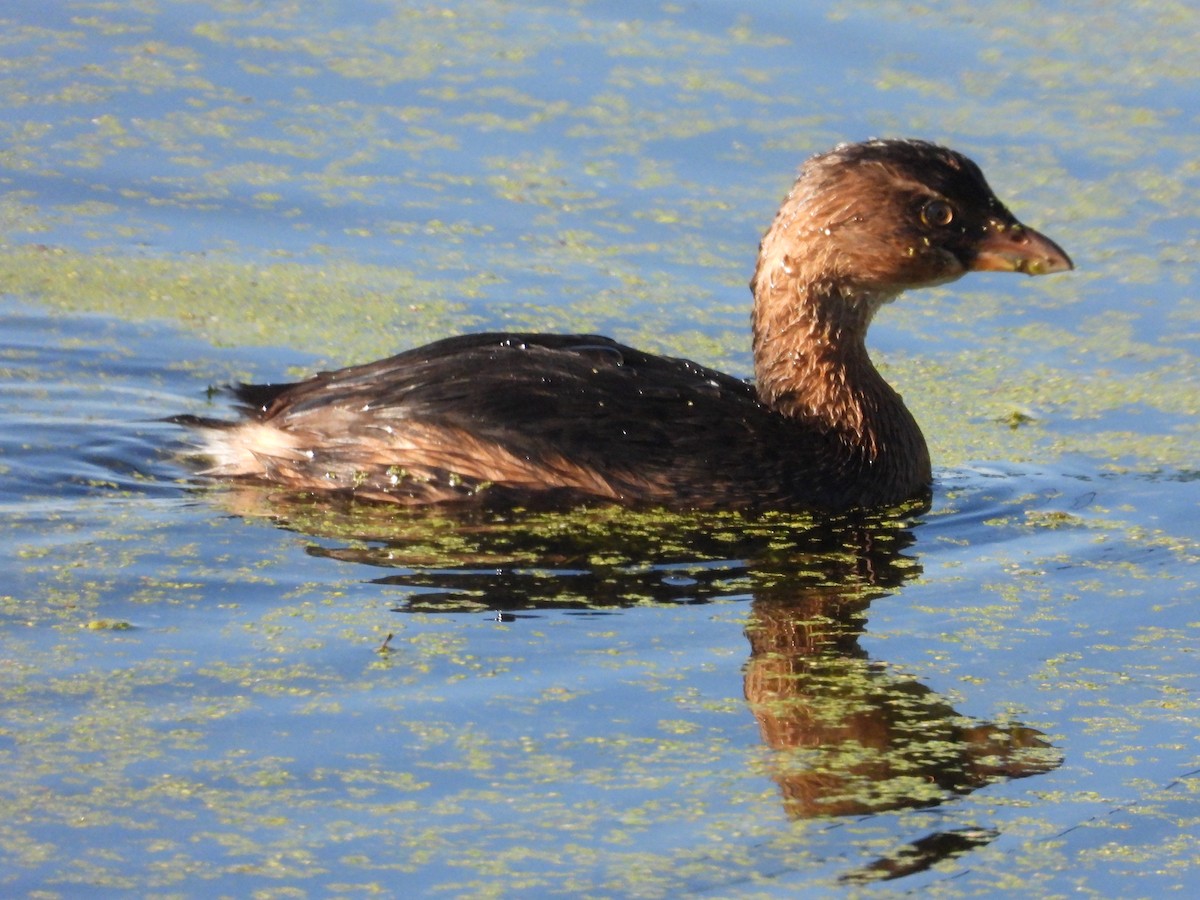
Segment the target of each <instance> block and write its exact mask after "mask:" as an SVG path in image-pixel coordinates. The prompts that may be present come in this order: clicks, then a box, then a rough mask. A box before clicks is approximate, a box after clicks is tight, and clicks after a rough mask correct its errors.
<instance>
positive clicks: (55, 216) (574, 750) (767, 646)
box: [0, 2, 1200, 897]
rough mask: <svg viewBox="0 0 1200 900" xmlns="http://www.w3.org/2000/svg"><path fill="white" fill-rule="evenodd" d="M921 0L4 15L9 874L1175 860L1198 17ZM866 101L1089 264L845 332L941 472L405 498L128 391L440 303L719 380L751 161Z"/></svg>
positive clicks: (208, 8) (1189, 809)
mask: <svg viewBox="0 0 1200 900" xmlns="http://www.w3.org/2000/svg"><path fill="white" fill-rule="evenodd" d="M922 9H923V11H922V12H917V11H910V10H906V9H905V8H904V7H903V6H902V5H888V4H884V5H880V4H870V5H867V4H861V5H860V4H856V3H836V4H834V3H830V4H806V5H804V6H803V8H802V9H800V10H793V9H791V8H790V7H788V6H785V5H772V4H760V5H758V6H756V7H755V8H754V9H753V10H747V9H745V8H742V7H740V6H737V5H733V4H721V3H702V4H698V5H693V6H691V7H686V8H685V7H677V6H672V5H664V6H662V7H657V8H648V7H645V6H642V5H638V6H635V5H632V4H618V3H606V4H583V3H579V4H572V5H567V6H555V7H545V8H543V7H541V6H538V5H537V4H533V3H521V4H499V3H497V4H488V5H486V6H483V7H478V8H477V7H475V6H469V5H461V6H460V5H453V4H451V5H449V6H446V5H443V6H442V7H438V8H434V7H427V8H408V7H405V6H401V5H396V4H390V3H374V4H341V3H333V2H331V3H325V4H320V5H315V4H305V5H303V6H297V7H278V8H271V7H268V8H261V7H258V6H254V5H249V4H248V5H241V4H237V3H221V4H211V5H209V4H203V3H196V4H173V3H147V4H139V5H137V6H129V7H122V8H120V9H114V8H109V7H106V6H93V5H88V4H73V3H61V4H58V5H54V6H51V7H46V6H45V4H32V3H13V4H9V6H8V7H6V10H5V12H4V14H3V15H4V17H5V19H6V21H5V29H4V33H5V41H6V52H5V58H6V59H7V63H6V65H5V68H4V70H3V73H2V76H0V77H2V78H3V79H4V87H5V90H4V92H3V96H4V97H5V99H4V100H3V101H2V102H0V128H2V129H3V130H4V140H3V147H4V150H3V152H2V153H0V178H2V179H3V181H2V182H0V184H2V187H3V192H4V193H3V199H0V233H2V234H3V238H2V246H0V253H3V255H4V260H5V267H4V270H3V271H4V276H3V278H4V280H3V282H2V288H0V289H2V290H3V292H4V298H3V300H2V302H0V323H2V324H0V380H2V382H3V386H4V390H3V392H0V506H2V508H3V510H4V513H5V515H4V519H3V525H2V526H0V527H2V529H3V531H2V532H0V534H2V537H0V548H2V552H0V572H2V573H3V579H2V585H3V586H2V587H0V623H2V624H0V627H2V628H3V643H2V644H0V679H2V680H0V685H2V688H0V690H2V692H3V693H2V696H3V719H2V722H3V724H2V725H0V771H2V772H3V773H4V776H5V777H4V778H3V785H4V786H3V788H2V791H3V798H4V799H3V808H4V810H5V813H6V814H5V816H4V817H3V819H4V821H3V823H2V824H0V859H2V860H3V865H0V884H3V887H4V891H5V892H6V893H7V894H11V895H14V896H22V895H27V894H31V893H33V892H42V893H43V894H49V895H54V894H58V895H63V896H80V895H94V896H119V895H130V896H143V895H147V894H156V893H157V894H175V895H186V896H191V895H196V896H199V895H203V896H210V895H230V896H244V895H249V894H255V893H257V894H260V895H263V896H274V895H284V894H292V895H294V894H314V895H346V896H350V895H359V894H365V893H368V892H372V891H374V892H383V893H389V892H396V893H403V894H405V895H414V896H446V895H449V896H477V895H487V894H516V893H522V894H524V895H531V896H550V895H561V894H571V895H585V896H646V897H654V896H680V895H703V894H708V895H713V896H722V897H726V896H738V897H743V896H745V897H749V896H792V895H794V894H796V893H802V894H804V895H812V896H820V895H826V894H841V893H845V892H847V891H851V892H862V893H868V894H880V895H887V894H889V893H892V892H895V891H905V892H919V893H922V894H929V895H933V896H959V895H967V894H996V895H1007V894H1010V893H1012V892H1014V891H1017V890H1021V891H1026V892H1031V893H1033V894H1035V895H1038V894H1051V893H1065V892H1067V891H1073V890H1079V889H1082V890H1093V891H1096V892H1099V893H1103V894H1106V895H1157V894H1161V893H1166V892H1168V891H1171V890H1179V889H1185V888H1191V887H1194V886H1195V885H1196V884H1198V883H1200V877H1198V876H1197V874H1196V869H1195V862H1194V860H1195V859H1196V857H1197V852H1196V850H1197V848H1196V839H1195V837H1194V835H1193V831H1194V829H1193V828H1192V823H1193V822H1194V820H1195V816H1196V810H1197V806H1196V800H1195V793H1196V791H1197V788H1198V786H1200V780H1198V779H1197V778H1196V777H1195V773H1196V772H1197V771H1198V770H1200V762H1198V760H1197V749H1198V740H1200V735H1198V725H1200V713H1198V712H1197V708H1196V700H1195V697H1196V696H1197V689H1198V687H1200V685H1198V684H1197V678H1198V676H1197V667H1196V665H1195V659H1194V655H1195V644H1196V640H1195V639H1196V629H1197V627H1200V625H1198V623H1200V617H1198V616H1197V615H1196V614H1195V612H1194V605H1195V601H1196V598H1197V580H1196V576H1195V571H1196V568H1195V562H1196V557H1197V548H1196V526H1195V524H1194V523H1195V518H1196V515H1195V514H1196V508H1197V501H1198V500H1200V487H1197V485H1198V483H1200V481H1198V479H1197V477H1196V467H1195V453H1194V447H1195V446H1196V439H1197V434H1196V432H1197V424H1198V422H1200V416H1198V415H1197V412H1198V410H1197V397H1198V393H1197V385H1198V384H1200V379H1198V377H1197V375H1198V373H1197V371H1196V363H1195V358H1196V343H1197V330H1196V322H1197V321H1198V320H1200V312H1198V308H1197V301H1196V295H1195V291H1194V289H1193V278H1194V272H1195V258H1196V253H1195V250H1196V246H1197V241H1196V237H1197V228H1196V221H1195V217H1194V216H1193V215H1192V214H1191V212H1190V207H1188V206H1187V204H1186V198H1188V197H1194V196H1195V195H1196V187H1197V184H1196V175H1195V170H1194V166H1193V165H1192V162H1191V161H1192V160H1193V159H1194V149H1193V148H1194V146H1195V129H1194V122H1193V121H1192V119H1193V118H1194V117H1193V116H1191V115H1190V114H1189V113H1188V112H1187V110H1188V109H1189V105H1190V104H1192V103H1193V101H1192V100H1191V91H1192V87H1193V86H1194V85H1193V81H1194V74H1193V73H1194V71H1195V69H1196V65H1195V64H1196V62H1197V60H1196V59H1195V55H1196V51H1195V49H1194V47H1193V46H1192V44H1193V43H1194V42H1193V41H1191V40H1190V37H1189V36H1190V35H1192V34H1194V33H1195V25H1196V21H1195V20H1196V14H1195V13H1194V12H1193V11H1191V10H1190V9H1188V8H1186V7H1164V6H1162V5H1161V4H1156V5H1148V4H1146V5H1138V4H1126V5H1123V6H1121V7H1120V8H1119V9H1118V8H1113V9H1110V10H1096V9H1093V8H1091V7H1089V8H1088V10H1087V13H1086V15H1084V14H1082V13H1081V12H1079V11H1078V10H1076V9H1075V7H1073V6H1071V5H1069V4H1029V5H1028V6H1025V7H1018V8H1013V7H1011V5H1009V6H1006V7H1004V8H1003V11H1001V10H999V9H997V10H996V11H994V12H993V11H991V10H990V9H984V10H980V9H978V7H977V6H975V7H971V8H969V9H968V8H967V7H966V6H963V7H961V8H960V7H958V6H956V5H954V4H949V3H948V4H934V5H931V6H927V7H923V8H922ZM1035 24H1036V27H1033V26H1034V25H1035ZM884 133H886V134H897V133H899V134H919V135H921V136H926V137H931V138H935V139H938V140H943V141H945V142H947V143H950V144H951V145H954V146H956V147H959V148H960V149H963V150H965V151H967V152H969V153H970V154H971V155H972V156H974V157H976V158H977V159H978V160H979V161H980V162H981V163H982V164H983V166H984V169H985V171H986V172H987V173H988V175H989V178H990V179H991V181H992V183H993V185H994V186H995V187H996V188H997V190H998V192H999V193H1000V194H1001V196H1002V197H1003V198H1005V199H1006V200H1008V201H1010V204H1011V205H1012V206H1013V207H1014V209H1015V211H1016V212H1017V214H1018V215H1020V216H1022V217H1023V218H1025V219H1026V220H1027V221H1029V222H1030V224H1032V225H1034V226H1036V227H1039V228H1041V229H1044V230H1045V231H1046V232H1047V233H1049V234H1050V235H1051V236H1052V237H1054V238H1055V239H1056V240H1058V241H1060V242H1061V243H1062V244H1063V245H1064V246H1065V247H1067V249H1068V250H1069V251H1070V252H1071V253H1072V255H1073V257H1074V258H1075V260H1076V263H1077V264H1078V266H1079V270H1078V271H1077V272H1075V273H1072V274H1071V275H1070V276H1065V277H1058V278H1047V279H1038V280H1036V281H1029V280H1025V279H1021V280H1018V279H1015V278H1012V277H1008V278H1005V277H1001V276H995V277H991V276H979V277H976V278H974V279H973V280H968V281H964V282H962V283H960V284H957V285H952V286H950V287H949V288H947V289H942V290H938V291H928V292H922V293H920V294H915V295H912V296H909V297H906V298H904V299H902V300H901V301H900V302H899V303H897V304H894V305H893V306H892V307H889V309H888V310H886V311H885V312H884V313H883V314H882V315H881V316H880V318H879V321H878V322H877V323H876V324H875V326H874V328H873V331H872V339H871V343H872V346H873V348H874V350H875V352H876V355H877V357H879V358H880V359H881V362H882V363H883V364H884V365H885V366H886V371H887V373H888V375H889V377H890V378H892V379H893V380H894V381H895V382H896V383H897V384H898V385H899V386H900V388H901V389H902V390H903V391H904V393H905V396H906V398H907V399H908V402H909V403H910V405H911V406H912V407H913V408H914V410H915V411H916V413H917V415H918V418H919V419H920V421H921V422H922V424H923V426H924V427H925V430H926V433H927V435H928V436H929V438H930V443H931V446H932V448H933V453H934V458H935V461H936V462H935V465H936V466H937V484H936V486H935V496H934V502H933V507H932V509H930V510H929V511H927V512H924V513H920V514H918V515H915V516H913V517H910V518H907V519H895V518H886V517H883V518H872V519H867V520H854V519H849V520H838V521H834V522H816V521H813V520H811V519H808V518H806V517H795V516H793V517H786V516H767V517H753V518H747V517H740V516H723V515H706V516H660V515H644V514H637V515H635V514H632V513H628V512H623V511H619V510H606V509H597V510H586V511H579V512H575V513H571V514H561V515H549V514H533V513H529V514H525V515H519V516H471V517H450V516H447V515H444V514H440V513H436V512H434V513H429V512H422V513H411V514H397V513H396V511H380V510H377V509H371V508H362V507H357V508H356V507H346V506H338V505H330V504H320V503H312V502H302V501H296V500H295V499H289V498H286V497H281V496H278V495H277V494H275V493H273V492H271V491H264V490H237V491H234V490H229V489H223V488H220V487H213V486H210V485H205V484H203V483H201V482H199V481H197V480H196V479H195V478H194V476H193V474H192V470H191V469H189V468H188V467H187V465H186V464H185V463H184V462H183V461H182V460H181V459H180V453H181V452H182V451H183V450H184V449H185V447H184V445H183V444H182V440H183V436H182V435H181V434H180V433H179V432H178V430H177V429H175V428H174V427H172V426H170V425H168V424H165V423H163V422H161V421H159V420H160V419H162V418H163V417H165V416H169V415H173V414H176V413H180V412H192V413H212V412H218V413H223V412H225V411H226V409H227V407H226V406H225V401H224V400H223V399H222V398H221V397H220V396H219V395H210V392H209V390H208V388H209V386H210V385H219V384H221V383H224V382H227V381H229V380H231V379H238V378H258V379H264V380H267V379H272V378H276V377H279V376H280V375H281V374H288V373H291V374H295V373H296V372H298V371H309V370H311V369H312V368H315V367H319V366H321V365H327V364H335V363H336V364H340V363H343V362H349V361H354V360H362V359H368V358H371V357H372V356H374V355H378V354H382V353H386V352H390V351H393V350H395V349H399V348H401V347H405V346H410V345H413V344H415V343H417V342H419V341H421V340H425V339H428V338H429V337H432V336H435V335H439V334H447V333H452V332H455V331H459V330H463V329H466V328H475V327H486V328H502V327H537V328H547V329H559V328H561V329H571V330H589V331H590V330H598V331H606V332H609V333H615V334H616V335H617V336H618V337H621V338H622V339H626V340H631V341H635V342H637V343H638V344H641V345H644V346H648V347H651V348H654V349H662V350H667V351H670V352H681V353H686V354H687V355H689V356H693V357H696V358H700V359H702V360H703V361H705V362H707V363H711V364H716V365H721V366H724V367H726V368H729V369H730V370H732V371H736V372H739V373H745V372H746V371H747V370H748V368H749V361H748V351H747V346H746V345H747V337H746V324H745V317H746V312H747V300H748V297H747V293H746V290H745V281H746V279H747V277H748V274H749V270H750V268H751V264H752V258H753V252H754V243H755V241H756V240H757V237H758V235H759V233H760V232H761V230H762V228H763V227H764V226H765V225H766V223H767V221H768V220H769V217H770V215H771V213H772V212H773V209H774V205H775V204H776V202H777V200H778V198H779V196H780V195H781V193H782V191H783V190H784V189H785V188H786V184H787V180H788V177H789V174H790V173H791V171H793V170H794V168H795V167H796V165H797V164H798V162H799V160H800V159H802V158H803V156H804V155H805V154H807V153H809V152H813V151H815V150H818V149H823V148H824V147H826V146H828V145H830V144H832V143H833V142H835V141H837V140H840V139H845V138H857V137H863V136H866V135H868V134H884Z"/></svg>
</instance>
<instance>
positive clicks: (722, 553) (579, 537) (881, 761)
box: [216, 487, 1060, 881]
mask: <svg viewBox="0 0 1200 900" xmlns="http://www.w3.org/2000/svg"><path fill="white" fill-rule="evenodd" d="M216 496H219V497H221V498H223V499H224V501H225V502H226V503H227V504H228V505H229V507H230V508H231V510H232V511H234V512H235V513H236V514H238V515H247V516H255V517H261V516H265V517H269V518H271V519H272V520H273V521H275V522H276V523H277V524H278V525H280V526H281V527H284V528H287V529H289V530H293V531H297V532H299V533H302V534H306V535H310V536H313V537H316V538H319V539H320V541H321V543H319V544H314V545H312V546H311V547H310V548H309V552H310V553H312V554H314V555H317V556H323V557H329V558H332V559H337V560H341V561H350V562H356V563H360V564H363V565H367V566H372V567H376V568H379V569H385V570H388V574H386V575H382V576H380V577H378V578H376V579H374V581H375V582H376V583H379V584H389V585H400V586H404V587H406V588H408V589H410V590H411V591H412V594H411V596H410V598H409V599H408V600H407V601H406V602H405V605H404V606H403V607H402V608H401V610H398V611H404V612H417V611H426V610H436V611H440V612H446V611H456V610H457V611H481V610H492V611H496V612H500V613H506V612H513V611H517V610H527V611H528V610H539V609H542V610H544V609H579V610H593V611H594V610H604V609H615V608H621V607H629V606H633V605H644V604H648V603H651V604H677V603H706V602H710V601H714V600H718V599H725V600H729V599H741V598H747V597H748V598H750V601H751V603H750V615H749V620H748V623H747V626H746V636H747V638H748V640H749V643H750V657H749V660H748V661H747V663H746V666H745V681H744V688H745V696H746V700H747V702H748V704H749V708H750V711H751V712H752V713H753V715H754V717H755V719H756V720H757V721H758V724H759V729H760V732H761V734H762V739H763V743H764V744H765V745H766V747H767V748H768V749H769V750H770V751H771V753H770V756H769V761H768V763H767V767H768V772H769V775H770V777H771V778H772V779H773V780H774V781H775V783H776V784H777V785H778V786H779V790H780V794H781V797H782V803H783V807H784V810H785V811H786V813H787V815H788V816H790V817H793V818H797V819H801V818H813V817H823V816H847V815H862V814H868V813H878V812H883V811H886V810H897V809H914V808H922V807H928V806H934V805H937V804H939V803H943V802H946V801H947V800H949V799H952V798H953V797H955V796H959V795H963V794H966V793H969V792H971V791H973V790H975V789H977V788H980V787H982V786H984V785H987V784H989V783H992V782H995V781H998V780H1002V779H1006V778H1021V777H1025V776H1029V775H1036V774H1040V773H1043V772H1047V771H1049V770H1050V769H1053V768H1054V767H1055V766H1057V765H1058V764H1059V762H1060V757H1059V754H1058V752H1057V751H1056V750H1054V749H1053V748H1052V747H1051V746H1050V745H1049V744H1048V743H1047V742H1046V741H1045V740H1044V739H1043V736H1042V735H1041V734H1040V733H1039V732H1037V731H1034V730H1033V729H1030V728H1027V727H1024V726H1022V725H1019V724H1017V723H1010V724H997V723H991V722H981V721H977V720H972V719H970V718H968V717H966V716H962V715H960V714H958V713H957V712H956V711H955V710H954V709H953V707H952V706H951V705H950V703H949V702H947V701H946V700H945V699H944V698H942V697H940V696H938V695H937V694H936V693H934V691H932V690H931V689H930V688H929V687H927V686H925V685H923V684H920V683H919V682H917V681H915V680H913V679H912V678H908V677H905V676H903V675H900V674H897V673H895V672H893V671H891V670H890V669H889V667H888V666H887V665H886V664H885V663H882V662H879V661H874V660H871V659H869V658H868V656H867V654H866V652H865V651H864V650H863V649H862V648H861V646H860V645H859V638H860V636H861V634H862V631H863V627H864V624H865V622H866V615H867V611H868V607H869V606H870V604H871V603H872V602H873V601H875V600H877V599H879V598H881V597H885V596H887V595H890V594H893V593H895V592H897V591H898V590H899V589H900V587H901V586H902V585H903V584H904V583H905V582H907V581H909V580H911V579H913V578H915V577H916V576H918V575H919V574H920V571H921V568H920V565H919V564H918V562H917V561H916V560H915V559H914V558H913V556H912V555H911V554H908V553H906V552H905V551H906V550H907V549H908V548H909V547H910V546H911V545H912V543H913V541H914V538H913V534H912V531H911V529H910V527H909V525H908V522H907V519H906V518H905V516H906V515H911V514H912V513H913V512H917V511H919V510H913V509H909V510H905V511H901V512H900V513H894V514H892V515H872V516H862V515H859V516H854V517H840V518H837V519H834V520H829V519H821V520H817V519H814V518H812V517H810V516H807V515H804V514H782V513H771V514H762V515H751V514H744V513H701V514H689V515H683V514H674V513H665V512H662V511H654V512H652V513H647V512H636V511H631V510H628V509H624V508H616V507H609V506H598V507H592V508H580V509H574V510H570V511H558V512H536V511H516V512H513V511H507V512H505V511H488V510H480V509H478V508H471V509H465V510H454V511H449V510H446V509H438V508H418V509H413V510H397V509H396V508H395V507H392V506H390V505H389V506H372V505H365V504H353V503H348V502H342V503H338V502H336V501H330V500H329V498H320V500H314V499H312V498H308V497H294V496H288V495H281V494H279V493H276V492H271V491H269V490H267V489H263V488H255V487H239V488H233V489H230V490H229V491H228V492H222V493H219V494H217V495H216ZM994 836H995V835H994V833H993V832H990V831H987V830H985V829H974V830H971V831H970V833H969V834H968V833H965V832H963V833H960V832H948V833H935V834H930V835H927V836H925V837H923V838H920V839H919V840H917V841H914V842H913V843H911V844H908V845H906V846H905V847H904V848H901V849H899V850H897V851H896V852H895V853H894V854H892V855H890V856H889V857H887V858H885V859H882V860H879V861H878V862H876V863H874V864H872V865H871V866H868V867H865V868H863V869H861V870H856V871H855V872H854V873H852V874H851V875H848V876H846V877H847V878H848V879H850V880H855V881H865V880H874V879H888V878H897V877H901V876H902V875H905V874H910V873H912V872H916V871H920V870H922V869H925V868H928V867H929V866H930V865H933V864H934V863H936V862H937V861H938V860H940V859H944V858H947V857H949V856H955V855H958V854H960V853H964V852H967V851H968V850H970V849H971V848H972V847H975V846H978V845H980V844H983V843H987V842H988V841H990V840H991V839H992V838H993V837H994Z"/></svg>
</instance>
